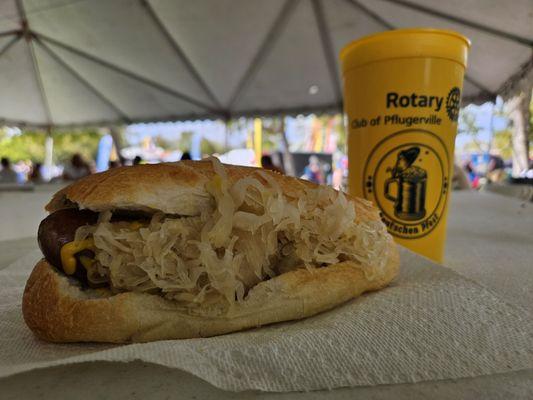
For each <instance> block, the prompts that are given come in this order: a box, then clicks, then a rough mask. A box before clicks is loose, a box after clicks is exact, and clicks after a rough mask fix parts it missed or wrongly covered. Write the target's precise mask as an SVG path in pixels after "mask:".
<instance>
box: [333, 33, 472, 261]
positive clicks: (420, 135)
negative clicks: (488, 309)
mask: <svg viewBox="0 0 533 400" xmlns="http://www.w3.org/2000/svg"><path fill="white" fill-rule="evenodd" d="M469 47H470V41H469V40H468V39H467V38H465V37H464V36H462V35H460V34H458V33H456V32H452V31H444V30H436V29H401V30H394V31H388V32H384V33H379V34H376V35H372V36H367V37H365V38H362V39H360V40H357V41H355V42H352V43H350V44H349V45H348V46H346V47H345V48H344V49H343V50H342V52H341V54H340V58H341V62H342V69H343V76H344V108H345V114H346V116H347V121H346V124H347V131H348V158H349V172H348V191H349V192H350V193H351V194H353V195H356V196H359V197H364V198H366V199H368V200H371V201H372V202H374V203H375V204H376V205H377V206H378V207H379V209H380V211H381V217H382V220H383V222H384V223H385V224H386V225H387V227H388V230H389V232H390V233H391V234H392V235H393V236H394V237H395V239H396V241H397V242H398V243H400V244H401V245H403V246H405V247H407V248H409V249H411V250H413V251H415V252H417V253H419V254H422V255H424V256H426V257H429V258H430V259H433V260H435V261H437V262H442V259H443V253H444V242H445V239H446V215H447V206H448V199H449V193H450V190H451V187H450V186H451V180H452V173H453V157H454V144H455V135H456V133H457V118H458V115H459V105H460V100H461V90H462V87H463V78H464V72H465V68H466V62H467V54H468V49H469Z"/></svg>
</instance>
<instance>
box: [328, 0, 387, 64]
mask: <svg viewBox="0 0 533 400" xmlns="http://www.w3.org/2000/svg"><path fill="white" fill-rule="evenodd" d="M329 1H331V3H334V5H335V6H334V7H325V8H324V12H325V15H326V20H327V23H328V27H329V29H330V32H331V37H332V41H333V47H334V52H335V55H336V56H338V54H339V53H340V51H341V50H342V48H343V47H344V46H346V45H347V44H348V43H350V42H352V41H354V40H355V39H357V38H360V37H363V36H367V35H371V34H373V33H376V32H381V31H385V30H387V27H386V26H384V25H383V24H381V23H379V22H377V21H375V20H374V19H372V18H371V17H369V15H368V14H365V13H364V12H362V11H361V9H360V8H357V6H356V5H354V3H353V2H350V1H346V0H329ZM339 67H340V64H339ZM340 71H341V70H340V68H339V74H340V73H341V72H340Z"/></svg>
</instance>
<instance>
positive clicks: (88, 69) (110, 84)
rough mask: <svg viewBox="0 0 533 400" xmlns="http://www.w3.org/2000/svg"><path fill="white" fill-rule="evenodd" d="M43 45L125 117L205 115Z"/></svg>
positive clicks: (56, 47)
mask: <svg viewBox="0 0 533 400" xmlns="http://www.w3.org/2000/svg"><path fill="white" fill-rule="evenodd" d="M47 46H48V47H49V48H50V50H51V51H52V52H53V53H54V54H56V55H57V56H58V57H59V58H60V59H61V60H63V61H64V62H65V64H67V65H69V66H70V68H72V69H74V70H75V71H77V73H78V74H79V75H80V76H81V77H83V79H85V80H86V81H87V82H88V83H89V84H90V85H91V86H92V87H94V89H95V90H96V91H97V92H98V93H100V94H101V95H102V97H104V98H106V99H107V100H108V101H109V102H110V103H111V104H113V105H114V106H115V107H116V108H117V109H119V110H121V111H122V112H123V114H124V115H125V117H126V119H128V120H131V121H144V120H150V119H168V118H167V117H174V118H177V116H178V115H180V114H181V115H184V116H191V117H192V116H194V115H205V114H206V113H207V112H208V111H206V110H204V109H201V108H198V107H197V106H195V105H193V104H190V103H187V102H186V101H184V100H182V99H179V98H177V97H175V96H173V95H171V94H168V93H165V92H163V91H160V90H158V89H156V88H154V87H152V86H150V85H147V84H145V83H143V82H140V81H137V80H135V79H132V78H130V77H128V76H125V75H123V74H120V73H119V72H116V71H114V70H112V69H109V68H107V67H105V66H102V65H100V64H98V63H95V62H93V61H90V60H87V59H85V58H83V57H81V56H79V55H76V54H74V53H71V52H69V51H68V50H65V49H63V48H61V47H59V46H56V45H53V44H49V45H47ZM102 120H104V121H105V119H102ZM108 121H109V120H108Z"/></svg>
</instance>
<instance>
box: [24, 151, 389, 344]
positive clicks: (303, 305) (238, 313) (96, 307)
mask: <svg viewBox="0 0 533 400" xmlns="http://www.w3.org/2000/svg"><path fill="white" fill-rule="evenodd" d="M225 168H226V172H227V175H228V179H229V181H230V185H231V184H232V183H234V182H237V181H238V180H239V179H241V178H243V177H257V178H258V179H261V174H264V173H268V174H269V175H270V176H272V177H273V178H274V179H275V180H276V181H277V182H278V183H279V185H280V186H281V187H282V190H283V195H284V196H286V197H287V198H294V199H297V198H298V197H299V196H303V195H304V191H305V190H304V189H305V188H309V187H311V188H313V187H316V185H314V184H312V183H309V182H306V181H302V180H300V179H296V178H290V177H286V176H284V175H280V174H277V173H271V172H266V171H264V170H260V169H256V168H247V167H237V166H225ZM259 171H261V172H259ZM214 175H215V172H214V170H213V167H212V163H211V162H209V161H201V162H193V161H192V162H180V163H173V164H159V165H150V166H149V165H141V166H136V167H125V168H119V169H114V170H110V171H108V172H106V173H102V174H96V175H92V176H89V177H87V178H85V179H82V180H80V181H78V182H75V183H74V184H72V185H70V186H69V187H67V188H65V189H63V190H61V191H59V192H58V193H57V194H56V195H54V197H53V199H52V201H51V202H50V203H49V204H48V205H47V207H46V209H47V210H48V211H50V212H54V211H57V210H60V209H63V208H70V207H78V208H81V209H85V208H87V209H90V210H93V211H98V212H102V211H106V210H115V209H126V210H143V211H161V212H164V213H167V214H179V215H198V214H199V213H200V212H201V211H202V210H204V209H205V208H206V207H210V206H212V204H211V203H212V198H211V197H210V195H209V193H208V192H206V190H205V188H204V186H205V184H206V183H207V182H209V181H210V180H212V179H213V176H214ZM348 200H349V201H350V202H352V203H353V204H354V206H355V210H356V214H355V215H356V216H355V220H354V221H353V222H354V224H359V223H364V222H368V221H379V213H378V211H377V209H376V208H375V207H373V206H372V205H371V203H369V202H367V201H365V200H361V199H356V198H350V197H348ZM384 232H385V233H384V234H383V235H384V236H383V238H382V239H383V240H384V241H385V242H386V251H385V253H384V254H385V255H384V259H383V260H380V267H379V268H378V266H377V265H376V266H373V265H366V266H365V269H363V268H362V267H361V265H360V264H359V263H357V262H355V261H344V262H339V263H336V264H333V265H328V266H325V267H321V268H316V269H312V270H308V269H305V268H303V269H297V270H291V271H289V272H285V273H281V274H280V275H278V276H275V277H273V278H271V279H268V280H264V281H262V282H259V283H257V284H256V285H255V286H253V287H252V288H251V289H250V290H249V291H248V292H247V294H246V296H245V298H244V299H243V300H242V301H239V302H237V303H235V305H234V306H233V307H231V308H230V309H229V311H228V312H227V313H225V314H223V315H217V316H212V315H209V314H208V313H206V314H205V315H203V314H202V311H201V309H200V311H196V312H195V313H194V314H191V313H189V312H187V310H186V309H184V308H183V307H182V306H180V305H179V304H178V303H176V302H174V301H172V300H168V299H166V298H164V297H162V296H161V295H159V294H148V293H141V292H132V291H130V292H123V293H118V294H116V293H112V292H111V290H109V289H105V288H104V289H89V288H83V289H82V288H81V287H80V285H79V283H78V282H76V280H74V279H72V278H71V277H67V276H66V275H64V274H63V273H62V272H60V271H59V270H58V269H57V268H56V267H55V266H52V265H50V264H49V263H48V262H47V261H46V260H42V261H40V262H39V263H38V264H37V265H36V266H35V268H34V270H33V272H32V274H31V276H30V278H29V280H28V282H27V285H26V289H25V291H24V296H23V305H22V311H23V314H24V319H25V321H26V323H27V325H28V326H29V327H30V329H31V330H32V331H33V332H34V333H35V334H36V335H37V336H38V337H40V338H42V339H45V340H48V341H52V342H87V341H89V342H114V343H125V342H146V341H154V340H164V339H182V338H195V337H207V336H213V335H219V334H224V333H229V332H234V331H239V330H242V329H247V328H253V327H258V326H261V325H266V324H270V323H274V322H281V321H288V320H294V319H300V318H305V317H308V316H312V315H315V314H317V313H319V312H322V311H325V310H328V309H331V308H333V307H335V306H338V305H339V304H342V303H344V302H346V301H348V300H350V299H353V298H355V297H357V296H359V295H361V294H362V293H364V292H368V291H372V290H377V289H381V288H383V287H385V286H387V285H388V284H389V283H390V282H391V281H392V280H393V279H394V277H395V276H396V275H397V272H398V266H399V256H398V251H397V248H396V245H395V244H394V242H393V240H392V238H391V237H390V235H388V234H387V233H386V231H384Z"/></svg>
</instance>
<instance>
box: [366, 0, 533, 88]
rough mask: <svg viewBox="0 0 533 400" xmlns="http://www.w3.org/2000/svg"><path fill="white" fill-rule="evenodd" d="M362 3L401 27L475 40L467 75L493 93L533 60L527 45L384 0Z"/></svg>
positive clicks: (367, 0)
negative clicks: (430, 29) (433, 29)
mask: <svg viewBox="0 0 533 400" xmlns="http://www.w3.org/2000/svg"><path fill="white" fill-rule="evenodd" d="M360 1H361V2H362V3H364V4H365V5H366V6H367V7H368V8H370V9H372V10H373V11H374V12H376V13H378V14H379V15H381V16H382V17H383V18H384V19H385V20H387V21H388V22H390V23H391V24H392V25H393V26H394V27H397V28H405V27H411V26H421V25H422V26H431V27H436V28H443V29H452V30H455V31H457V32H460V33H462V34H464V35H465V36H467V37H468V38H469V39H470V40H471V41H472V48H471V50H470V53H469V60H468V64H469V65H468V71H467V73H468V75H469V77H472V78H473V79H474V80H475V81H477V82H481V83H482V85H483V87H485V88H486V89H488V90H489V91H491V92H493V93H496V92H497V90H498V89H499V88H500V86H501V85H502V84H503V83H504V82H505V81H506V80H507V79H509V77H511V75H513V74H514V73H515V72H516V70H517V67H518V66H520V65H522V64H524V63H526V62H527V61H528V60H529V59H530V58H531V54H532V53H531V48H530V47H528V46H526V45H524V44H520V43H517V42H515V41H512V40H509V39H505V38H501V37H498V36H496V35H494V34H490V33H487V32H483V31H480V30H477V29H473V28H470V27H467V26H464V25H461V24H459V23H457V22H452V21H448V20H446V19H443V18H438V17H434V16H430V15H428V14H426V13H423V12H419V11H414V10H412V9H409V8H406V7H403V6H401V5H397V4H392V3H389V2H384V1H371V0H360ZM530 18H531V16H530ZM511 60H512V62H510V61H511Z"/></svg>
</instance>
